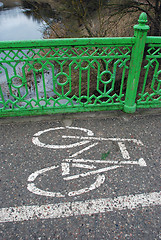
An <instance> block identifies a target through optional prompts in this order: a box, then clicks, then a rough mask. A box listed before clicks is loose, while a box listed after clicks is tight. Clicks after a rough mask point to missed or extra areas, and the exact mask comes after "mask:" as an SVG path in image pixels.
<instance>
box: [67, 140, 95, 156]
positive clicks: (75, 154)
mask: <svg viewBox="0 0 161 240" xmlns="http://www.w3.org/2000/svg"><path fill="white" fill-rule="evenodd" d="M97 144H98V142H96V143H94V144H91V145H90V146H88V147H86V148H83V149H82V150H80V151H79V152H76V153H74V154H73V155H71V156H69V157H70V158H72V157H76V156H78V155H79V154H81V153H83V152H85V151H88V150H89V149H90V148H92V147H95V146H96V145H97Z"/></svg>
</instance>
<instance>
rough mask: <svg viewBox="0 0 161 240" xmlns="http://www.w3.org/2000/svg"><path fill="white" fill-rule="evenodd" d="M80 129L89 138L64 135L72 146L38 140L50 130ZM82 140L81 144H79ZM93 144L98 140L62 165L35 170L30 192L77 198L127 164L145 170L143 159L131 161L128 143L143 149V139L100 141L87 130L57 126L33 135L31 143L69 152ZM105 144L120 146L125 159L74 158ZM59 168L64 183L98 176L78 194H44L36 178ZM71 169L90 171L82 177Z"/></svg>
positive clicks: (31, 177)
mask: <svg viewBox="0 0 161 240" xmlns="http://www.w3.org/2000/svg"><path fill="white" fill-rule="evenodd" d="M65 129H68V130H79V131H82V132H84V133H86V134H87V136H85V137H84V136H70V135H68V136H67V135H62V139H69V140H70V139H75V140H76V142H75V143H71V144H66V145H51V144H45V143H43V142H41V141H40V140H39V137H40V136H41V135H42V134H44V133H48V132H50V131H55V130H65ZM77 140H79V142H78V141H77ZM91 141H96V142H95V143H92V144H90V145H89V146H85V147H84V148H83V149H81V150H79V151H77V152H76V153H74V154H72V155H71V156H69V158H67V159H64V160H63V162H62V163H61V164H60V166H58V165H57V166H51V167H46V168H43V169H40V170H38V171H35V172H34V173H32V174H31V175H30V176H29V177H28V182H30V183H28V186H27V189H28V190H29V191H30V192H32V193H34V194H37V195H42V196H50V197H65V196H66V195H68V196H75V195H80V194H83V193H86V192H89V191H92V190H94V189H96V188H98V187H100V186H101V185H102V184H103V183H104V181H105V175H104V174H103V173H105V172H108V171H111V170H115V169H117V168H122V167H123V166H125V165H138V166H140V167H146V166H147V165H146V162H145V160H144V159H143V158H140V159H139V160H138V161H131V160H129V159H130V154H129V152H128V150H127V148H126V145H125V142H132V143H135V144H137V145H138V146H143V143H142V142H141V141H140V140H137V139H126V138H123V139H122V138H101V137H94V133H93V132H92V131H91V130H89V129H85V128H78V127H68V126H67V127H57V128H49V129H46V130H43V131H39V132H38V133H36V134H34V136H33V139H32V142H33V143H34V144H35V145H37V146H39V147H44V148H49V149H57V150H58V149H69V148H76V147H79V146H82V145H87V144H89V143H90V142H91ZM102 141H114V142H117V143H118V147H119V149H120V153H121V155H122V158H123V159H125V160H117V161H116V160H99V159H98V160H97V159H83V158H75V157H77V156H78V155H81V154H82V153H84V152H85V151H88V150H89V149H91V148H93V147H95V146H96V145H98V143H99V142H102ZM96 164H104V165H106V164H107V165H108V164H114V165H113V166H107V167H102V168H98V167H97V166H96ZM58 167H61V175H62V178H63V180H65V181H69V180H75V179H78V178H84V177H88V176H92V175H97V177H96V180H95V182H94V183H93V184H91V185H90V186H89V187H85V188H81V189H79V190H76V191H69V192H67V193H66V194H62V193H61V192H49V191H44V190H41V189H39V188H37V187H36V185H35V183H34V181H35V180H36V178H37V177H38V176H40V175H42V174H43V173H45V172H48V171H51V170H55V169H57V168H58ZM71 168H80V169H87V170H89V171H86V172H83V173H80V174H75V175H70V169H71Z"/></svg>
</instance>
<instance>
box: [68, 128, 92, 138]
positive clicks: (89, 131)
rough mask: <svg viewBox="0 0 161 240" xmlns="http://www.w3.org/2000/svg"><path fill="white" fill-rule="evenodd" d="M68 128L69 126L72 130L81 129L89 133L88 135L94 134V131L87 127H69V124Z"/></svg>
mask: <svg viewBox="0 0 161 240" xmlns="http://www.w3.org/2000/svg"><path fill="white" fill-rule="evenodd" d="M66 128H68V129H72V130H80V131H82V132H85V133H87V135H88V136H94V133H93V132H92V131H91V130H89V129H86V128H79V127H68V126H67V127H66Z"/></svg>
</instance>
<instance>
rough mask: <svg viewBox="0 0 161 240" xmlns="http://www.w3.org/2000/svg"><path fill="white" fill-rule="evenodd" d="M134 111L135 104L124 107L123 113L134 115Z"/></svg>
mask: <svg viewBox="0 0 161 240" xmlns="http://www.w3.org/2000/svg"><path fill="white" fill-rule="evenodd" d="M135 111H136V103H135V104H134V105H133V106H127V105H124V112H125V113H134V112H135Z"/></svg>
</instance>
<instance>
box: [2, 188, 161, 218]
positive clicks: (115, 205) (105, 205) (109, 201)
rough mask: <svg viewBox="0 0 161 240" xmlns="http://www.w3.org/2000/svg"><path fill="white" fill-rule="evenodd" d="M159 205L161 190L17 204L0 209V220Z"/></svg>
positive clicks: (63, 215)
mask: <svg viewBox="0 0 161 240" xmlns="http://www.w3.org/2000/svg"><path fill="white" fill-rule="evenodd" d="M159 205H161V192H152V193H143V194H136V195H129V196H120V197H116V198H101V199H93V200H88V201H77V202H66V203H57V204H47V205H41V206H38V205H33V206H17V207H9V208H1V209H0V222H17V221H27V220H34V219H52V218H65V217H72V216H78V215H91V214H98V213H108V212H111V211H114V210H115V211H116V210H119V211H121V210H128V209H129V210H134V209H137V208H141V207H142V208H145V207H153V206H159Z"/></svg>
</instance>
